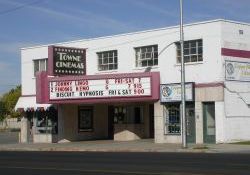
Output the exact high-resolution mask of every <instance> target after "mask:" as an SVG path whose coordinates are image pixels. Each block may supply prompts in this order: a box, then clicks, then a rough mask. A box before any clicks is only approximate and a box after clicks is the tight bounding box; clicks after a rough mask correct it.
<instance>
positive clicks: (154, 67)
mask: <svg viewBox="0 0 250 175" xmlns="http://www.w3.org/2000/svg"><path fill="white" fill-rule="evenodd" d="M158 68H159V66H152V67H135V68H133V70H146V69H150V70H151V69H158Z"/></svg>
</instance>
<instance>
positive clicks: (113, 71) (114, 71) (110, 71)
mask: <svg viewBox="0 0 250 175" xmlns="http://www.w3.org/2000/svg"><path fill="white" fill-rule="evenodd" d="M116 72H118V71H117V69H116V70H105V71H98V72H97V73H95V74H111V73H116Z"/></svg>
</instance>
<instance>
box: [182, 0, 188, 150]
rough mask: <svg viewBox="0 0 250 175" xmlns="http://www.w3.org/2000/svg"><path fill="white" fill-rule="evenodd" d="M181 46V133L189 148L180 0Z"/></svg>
mask: <svg viewBox="0 0 250 175" xmlns="http://www.w3.org/2000/svg"><path fill="white" fill-rule="evenodd" d="M180 45H181V107H182V110H181V113H182V115H181V132H182V134H181V135H182V147H183V148H187V137H186V136H187V135H186V133H187V132H186V90H185V63H184V53H183V51H184V32H183V0H180Z"/></svg>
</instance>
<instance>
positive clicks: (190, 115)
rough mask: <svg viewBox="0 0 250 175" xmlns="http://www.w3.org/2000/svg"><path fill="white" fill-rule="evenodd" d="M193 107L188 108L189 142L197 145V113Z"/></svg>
mask: <svg viewBox="0 0 250 175" xmlns="http://www.w3.org/2000/svg"><path fill="white" fill-rule="evenodd" d="M194 111H195V110H194V107H193V106H190V107H189V106H187V108H186V122H187V142H188V143H195V137H196V132H195V112H194Z"/></svg>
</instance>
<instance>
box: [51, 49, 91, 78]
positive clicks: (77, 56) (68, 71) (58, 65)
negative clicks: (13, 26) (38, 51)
mask: <svg viewBox="0 0 250 175" xmlns="http://www.w3.org/2000/svg"><path fill="white" fill-rule="evenodd" d="M50 60H51V62H50ZM49 62H50V63H51V64H50V66H53V70H52V72H53V75H85V74H86V50H85V49H79V48H69V47H58V46H50V47H49Z"/></svg>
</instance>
